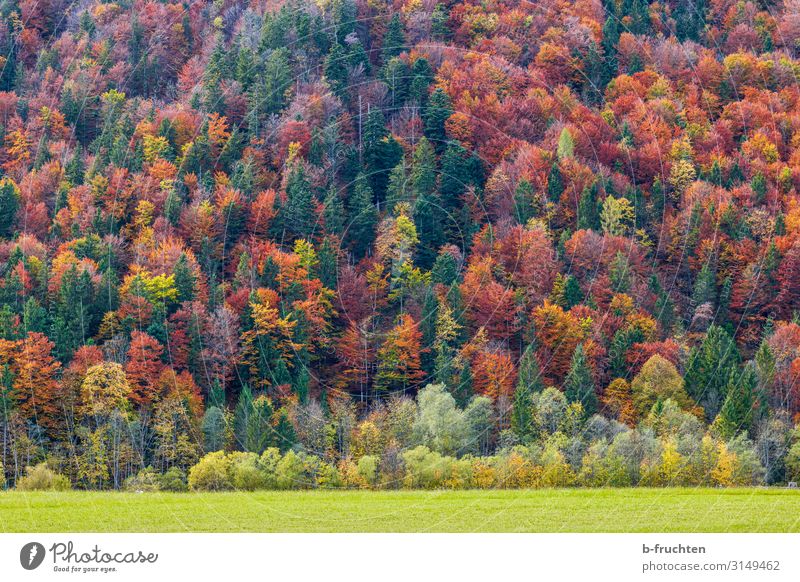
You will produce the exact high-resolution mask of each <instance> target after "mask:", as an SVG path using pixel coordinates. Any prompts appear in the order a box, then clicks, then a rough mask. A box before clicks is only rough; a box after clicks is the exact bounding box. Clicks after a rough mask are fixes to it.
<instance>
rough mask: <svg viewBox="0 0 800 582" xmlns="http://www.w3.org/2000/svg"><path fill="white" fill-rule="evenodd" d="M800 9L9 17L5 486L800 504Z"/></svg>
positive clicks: (467, 0)
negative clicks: (474, 462)
mask: <svg viewBox="0 0 800 582" xmlns="http://www.w3.org/2000/svg"><path fill="white" fill-rule="evenodd" d="M798 6H800V5H798V4H797V3H796V2H795V3H792V2H787V3H782V4H781V3H778V4H774V3H772V4H770V5H769V6H766V5H764V4H763V3H762V4H758V3H752V2H738V3H736V2H726V1H722V0H720V1H715V2H709V3H705V2H704V3H690V2H685V1H682V0H681V1H675V0H668V1H667V2H663V3H647V2H642V1H637V2H605V1H604V2H595V3H591V2H588V3H587V2H580V1H573V0H568V1H566V2H563V3H561V4H559V5H558V6H555V4H553V3H552V2H549V1H546V2H534V3H531V2H521V1H518V0H509V1H506V2H497V1H495V0H489V1H481V2H478V1H476V0H460V1H458V2H441V3H437V2H423V3H420V2H411V1H401V2H395V3H394V4H392V5H390V6H387V5H383V4H382V5H381V6H378V5H377V4H374V3H369V2H364V1H363V0H334V1H332V2H310V1H307V0H277V1H272V0H264V1H255V2H238V1H236V0H221V1H218V2H214V3H203V2H194V3H177V2H169V1H166V2H156V1H154V0H125V1H119V2H100V1H96V0H89V1H87V2H80V3H72V4H68V3H65V2H53V1H50V2H34V1H32V0H12V1H10V2H6V3H4V4H3V5H2V7H1V8H0V58H1V59H2V63H0V64H1V65H2V66H0V429H1V430H2V442H3V448H2V455H3V457H2V459H0V464H1V465H2V467H3V470H4V471H5V473H6V474H5V480H4V479H2V478H0V482H3V481H5V482H7V483H9V484H14V483H15V482H16V480H17V479H18V478H20V477H21V476H22V475H23V474H24V472H25V468H26V466H28V465H30V466H33V465H35V464H37V463H39V462H42V461H45V460H47V462H48V463H49V464H50V465H52V466H57V467H58V468H59V469H60V470H61V471H62V472H64V473H66V474H68V476H69V477H70V479H71V481H72V483H74V484H75V485H76V486H80V487H87V488H102V487H121V486H122V484H123V483H124V481H125V479H126V478H133V477H135V476H137V475H138V474H139V473H140V472H142V471H144V470H149V471H153V472H155V473H158V474H163V475H166V474H167V473H168V472H169V471H172V473H170V474H171V475H172V476H173V477H174V476H175V475H177V476H178V477H177V478H178V480H180V479H182V478H183V476H185V474H186V472H187V470H188V468H189V467H190V466H192V465H194V464H195V463H196V462H197V461H198V459H200V458H201V456H202V455H203V454H205V453H211V452H213V453H214V454H215V455H216V456H215V457H213V459H212V460H217V461H219V462H221V463H224V462H226V461H225V459H226V458H227V457H225V455H226V454H228V453H230V454H235V453H236V452H246V453H248V454H253V455H262V456H263V455H267V457H264V458H263V461H259V462H263V463H267V464H270V463H271V464H272V465H275V466H277V464H278V463H281V464H282V465H281V467H282V469H281V471H283V472H282V473H281V474H282V475H284V477H285V479H290V477H291V475H292V474H293V473H292V471H294V470H295V469H296V468H297V467H301V466H305V465H303V463H308V462H310V461H308V459H309V458H310V456H311V455H314V456H315V458H319V459H323V460H324V462H325V463H326V464H327V465H326V466H328V467H329V468H330V470H331V471H332V470H333V469H336V471H340V472H342V473H343V474H349V475H351V476H353V475H358V478H355V477H354V479H355V481H353V482H358V483H361V484H364V486H375V485H376V484H377V483H379V482H380V481H381V479H383V478H384V477H385V480H386V482H391V483H400V482H401V481H403V479H405V478H406V477H408V476H407V475H406V477H404V476H403V475H405V473H403V471H402V467H403V466H406V467H410V466H419V467H424V466H427V465H426V463H430V462H434V461H435V460H436V459H439V460H441V458H442V456H443V455H444V456H448V455H450V456H453V458H457V457H462V456H464V455H467V454H472V455H482V456H487V458H488V456H491V455H493V454H495V453H496V454H498V455H509V454H511V451H513V450H515V449H514V447H516V446H524V447H527V448H526V450H528V453H529V454H530V455H531V458H530V459H528V458H526V459H522V460H519V459H516V458H515V459H516V460H514V463H518V465H515V466H517V470H518V472H520V474H522V473H525V471H530V472H531V473H530V475H533V474H535V475H536V479H537V481H536V482H537V483H545V484H547V483H551V484H571V483H574V482H581V483H587V484H601V483H602V482H603V479H604V478H606V477H607V478H608V479H611V477H610V475H613V476H614V478H615V479H617V478H618V480H619V482H621V483H624V484H635V483H640V482H641V483H646V484H648V483H649V484H668V482H667V481H665V478H664V477H663V476H664V475H666V474H670V475H672V477H671V479H672V478H674V479H677V480H678V481H680V479H685V482H692V483H703V482H705V481H703V479H705V477H702V478H701V477H700V476H699V475H700V473H699V472H697V471H699V469H696V466H695V465H696V464H695V465H693V464H692V463H694V460H693V459H695V457H696V456H697V455H703V454H706V453H708V454H706V457H705V458H706V459H709V458H712V457H713V458H715V459H717V460H718V461H719V463H720V467H719V468H718V471H719V472H718V473H716V475H718V477H719V478H717V479H716V481H714V482H715V483H717V484H731V483H734V482H742V479H739V481H737V479H738V477H732V476H731V473H730V471H732V469H730V467H733V466H738V465H736V463H734V462H733V461H732V459H734V460H736V461H737V462H739V463H740V464H741V463H745V460H747V462H748V463H749V462H750V460H752V459H754V458H756V456H757V463H755V462H754V463H751V465H752V466H755V464H758V465H759V466H761V467H763V470H764V473H763V474H762V473H759V471H758V470H754V472H751V473H749V474H750V475H751V476H753V475H756V477H754V479H755V480H756V481H757V480H759V479H761V478H762V476H765V477H766V480H767V481H768V482H779V481H783V480H785V479H786V477H787V475H790V474H792V473H791V471H796V466H795V465H797V463H796V460H795V461H791V462H789V466H787V461H786V457H787V455H788V451H789V450H790V449H791V450H792V451H794V453H793V455H794V457H790V460H791V459H794V458H795V457H796V456H797V455H796V453H797V443H796V439H797V436H796V435H797V434H800V433H797V432H793V427H794V425H795V424H796V423H797V422H798V421H800V326H798V323H797V319H798V311H800V283H799V282H800V194H799V192H800V155H798V150H797V149H796V148H799V147H800V84H798V81H797V78H796V74H795V73H796V70H797V67H798V64H800V60H799V59H800V53H798V46H800V45H799V44H798V41H800V27H798V26H797V25H796V23H797V22H798V18H799V17H800V8H799V7H798ZM54 15H58V16H59V17H58V18H54ZM427 385H430V387H428V388H425V386H427ZM645 441H646V443H645ZM423 449H424V450H423ZM712 450H713V454H712V453H711V452H709V451H712ZM269 451H273V452H269ZM275 451H277V452H275ZM302 455H306V457H303V456H302ZM437 455H438V457H437ZM676 455H677V456H676ZM714 455H716V456H714ZM237 458H238V457H237ZM242 458H247V459H251V460H252V457H249V456H246V457H242ZM259 458H260V459H261V458H262V457H259ZM503 458H508V457H503ZM520 458H521V457H520ZM677 458H680V459H683V460H685V462H686V463H685V465H680V464H678V465H676V459H677ZM364 459H367V460H364ZM720 459H722V460H720ZM523 461H526V462H530V465H526V464H525V463H524V462H523ZM214 462H216V461H214ZM231 462H233V461H231ZM237 462H239V461H237ZM248 462H250V461H248ZM436 462H439V461H436ZM715 462H716V461H715ZM792 463H794V465H792ZM404 464H405V465H404ZM272 465H270V466H272ZM512 465H513V463H512ZM679 465H680V466H681V467H683V469H685V470H686V471H690V469H691V467H695V469H696V471H695V473H691V474H690V473H685V472H684V473H681V472H680V471H678V472H677V473H676V472H675V471H676V470H673V469H674V468H675V467H677V466H679ZM751 465H748V466H751ZM265 466H266V465H265ZM459 466H460V465H454V467H455V468H454V469H453V471H456V472H455V473H453V475H457V469H458V467H459ZM471 467H472V466H471ZM715 467H716V465H715ZM726 467H727V469H726ZM792 467H795V468H794V469H792ZM148 468H149V469H148ZM461 468H462V469H463V468H464V467H461ZM206 469H207V467H205V466H204V467H203V471H205V470H206ZM479 469H480V467H477V468H476V467H472V469H470V470H474V471H476V473H475V475H479V474H481V473H480V470H479ZM683 469H681V471H683ZM695 469H691V470H695ZM723 469H724V470H723ZM298 470H299V469H298ZM303 470H305V469H303ZM326 470H328V469H326ZM458 470H460V469H458ZM481 470H482V469H481ZM348 471H349V473H348ZM487 471H488V469H487ZM498 471H499V469H498ZM709 471H711V469H709ZM726 471H727V472H726ZM787 471H789V473H787ZM201 472H202V471H200V470H198V474H200V473H201ZM512 472H513V471H512ZM204 474H205V473H204ZM316 474H317V473H315V475H316ZM525 474H527V473H525ZM709 474H710V473H709ZM287 475H288V476H287ZM415 475H416V474H415ZM687 475H689V476H687ZM603 476H606V477H603ZM284 477H282V478H284ZM504 478H505V477H504ZM275 479H276V481H275V483H276V484H277V483H278V480H277V477H275ZM331 479H332V477H330V475H328V481H327V482H328V483H330V482H333V481H331ZM408 479H410V481H408V483H411V484H412V485H413V486H428V485H429V483H430V480H428V481H426V480H425V479H423V478H421V477H419V475H416V476H412V477H408ZM452 479H453V481H452V482H453V483H456V482H459V483H461V482H467V481H458V479H457V478H456V476H452ZM475 479H476V481H469V482H470V483H473V484H475V483H478V481H477V477H475ZM508 479H509V480H508V482H509V483H511V482H512V481H511V479H512V477H508ZM212 481H213V480H212ZM137 482H138V481H137ZM286 482H287V483H288V482H290V481H286ZM669 482H674V481H669ZM214 483H216V482H214ZM495 483H497V482H495ZM517 483H519V482H517ZM276 486H277V485H276Z"/></svg>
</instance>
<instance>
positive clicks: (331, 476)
mask: <svg viewBox="0 0 800 582" xmlns="http://www.w3.org/2000/svg"><path fill="white" fill-rule="evenodd" d="M317 486H318V487H320V488H322V489H338V488H339V487H341V486H342V476H341V475H340V474H339V470H338V469H337V468H336V467H335V466H333V465H331V464H330V463H321V464H320V467H319V470H318V472H317Z"/></svg>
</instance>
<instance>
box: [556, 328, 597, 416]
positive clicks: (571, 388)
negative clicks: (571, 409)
mask: <svg viewBox="0 0 800 582" xmlns="http://www.w3.org/2000/svg"><path fill="white" fill-rule="evenodd" d="M564 395H565V396H566V397H567V400H568V401H569V402H580V403H581V404H582V405H583V410H584V412H585V413H586V414H587V415H588V416H591V415H592V414H594V413H595V412H597V394H596V393H595V390H594V380H593V379H592V371H591V370H590V368H589V364H588V362H587V360H586V353H585V352H584V349H583V344H578V347H577V348H575V353H573V355H572V362H571V364H570V368H569V373H568V374H567V377H566V378H565V379H564Z"/></svg>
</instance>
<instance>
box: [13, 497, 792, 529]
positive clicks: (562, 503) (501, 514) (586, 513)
mask: <svg viewBox="0 0 800 582" xmlns="http://www.w3.org/2000/svg"><path fill="white" fill-rule="evenodd" d="M0 531H2V532H34V531H35V532H101V531H102V532H183V531H193V532H800V492H796V491H789V490H778V489H773V490H767V489H564V490H535V491H398V492H372V491H309V492H301V491H292V492H255V493H183V494H181V493H141V494H136V493H112V492H108V493H93V492H77V491H75V492H66V493H55V492H53V493H22V492H5V493H0Z"/></svg>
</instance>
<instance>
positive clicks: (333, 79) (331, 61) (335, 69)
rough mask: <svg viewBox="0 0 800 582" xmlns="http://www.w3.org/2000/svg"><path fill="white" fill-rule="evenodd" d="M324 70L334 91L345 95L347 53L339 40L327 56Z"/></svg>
mask: <svg viewBox="0 0 800 582" xmlns="http://www.w3.org/2000/svg"><path fill="white" fill-rule="evenodd" d="M323 70H324V71H325V78H326V79H327V80H328V83H329V84H330V86H331V88H332V89H333V91H334V93H336V94H338V95H343V94H344V92H345V90H346V89H347V55H346V53H345V51H344V48H343V47H342V45H340V44H339V43H338V42H334V43H333V47H331V52H329V53H328V56H327V57H325V63H324V64H323Z"/></svg>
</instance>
